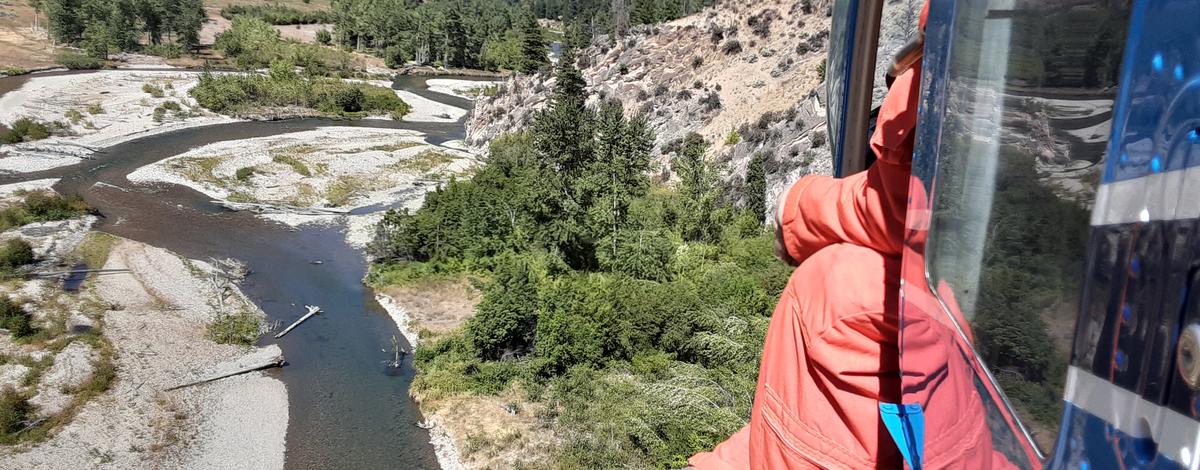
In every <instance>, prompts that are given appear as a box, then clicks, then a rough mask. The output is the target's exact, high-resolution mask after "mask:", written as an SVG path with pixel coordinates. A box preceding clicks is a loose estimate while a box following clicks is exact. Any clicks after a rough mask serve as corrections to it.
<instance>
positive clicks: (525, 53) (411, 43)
mask: <svg viewBox="0 0 1200 470" xmlns="http://www.w3.org/2000/svg"><path fill="white" fill-rule="evenodd" d="M711 3H712V2H711V0H666V1H661V0H640V1H630V2H628V4H626V2H624V1H620V2H616V3H614V2H612V1H611V0H583V1H567V0H521V1H518V2H513V1H508V0H426V1H416V0H335V1H334V3H333V12H334V16H335V19H336V26H335V28H334V39H335V40H336V42H338V43H340V44H345V45H349V46H351V47H354V48H356V49H359V50H373V51H375V52H376V53H377V54H379V55H380V56H382V57H383V58H384V59H385V60H387V61H388V64H389V65H391V66H398V65H401V64H404V63H406V62H410V61H413V62H416V63H419V64H442V65H446V66H450V67H470V68H485V69H490V70H500V69H506V70H522V71H529V70H536V68H532V67H531V65H530V61H531V60H532V61H533V62H536V63H542V64H544V61H540V60H537V59H534V58H532V57H533V54H532V52H531V50H530V48H529V46H528V44H529V43H530V42H534V41H540V44H541V45H540V46H539V49H538V51H539V52H540V53H541V54H545V53H547V52H548V51H547V50H546V49H545V44H546V43H547V42H548V39H547V36H554V37H561V36H563V35H566V36H567V38H566V39H568V40H569V41H568V42H571V43H572V44H571V45H573V46H576V47H580V46H586V45H587V44H586V42H590V38H592V37H594V36H596V35H600V34H608V33H611V32H613V31H614V28H618V26H619V29H622V30H624V29H627V28H628V27H629V26H630V25H638V24H652V23H659V22H663V21H669V20H672V19H675V18H680V17H682V16H685V15H687V14H690V13H693V12H696V11H698V10H699V9H700V8H702V7H703V6H705V5H708V4H711ZM614 5H617V6H618V10H616V11H615V12H614V10H613V6H614ZM626 5H628V6H626ZM537 19H547V20H561V21H562V23H563V26H564V27H563V31H555V32H550V31H546V30H545V28H543V27H541V26H539V25H538V23H537V22H536V20H537ZM580 38H585V39H580ZM580 42H583V43H582V44H580Z"/></svg>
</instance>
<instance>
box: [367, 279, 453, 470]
mask: <svg viewBox="0 0 1200 470" xmlns="http://www.w3.org/2000/svg"><path fill="white" fill-rule="evenodd" d="M375 300H376V301H378V302H379V305H380V306H382V307H383V309H384V310H385V311H387V313H388V316H389V317H391V318H392V321H393V322H395V323H396V328H398V329H400V333H401V334H403V335H404V338H405V339H407V340H408V344H409V346H410V347H412V349H413V350H416V348H417V344H418V342H419V341H420V339H419V337H418V335H417V332H416V331H414V330H413V326H412V319H411V318H410V317H409V315H408V311H407V310H405V309H404V306H402V305H400V303H399V302H396V301H395V300H393V299H392V298H391V297H390V296H387V295H384V294H379V293H376V294H375ZM423 427H426V428H428V429H429V443H430V444H432V445H433V452H434V454H435V455H436V456H437V461H438V465H439V466H440V467H442V470H462V469H464V468H466V467H465V466H464V465H463V464H462V458H461V457H460V455H461V454H460V453H459V451H458V446H457V445H456V444H455V443H454V439H453V438H452V437H450V433H449V432H448V431H447V430H446V426H445V425H444V424H443V423H442V420H441V418H440V417H439V416H438V415H436V414H434V415H431V416H429V417H427V418H426V420H425V424H424V426H423Z"/></svg>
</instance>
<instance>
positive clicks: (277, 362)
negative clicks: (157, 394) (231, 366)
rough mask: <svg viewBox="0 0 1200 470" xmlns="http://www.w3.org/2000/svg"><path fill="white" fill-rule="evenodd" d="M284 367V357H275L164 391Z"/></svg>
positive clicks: (165, 390)
mask: <svg viewBox="0 0 1200 470" xmlns="http://www.w3.org/2000/svg"><path fill="white" fill-rule="evenodd" d="M282 366H283V356H275V357H273V358H271V359H268V360H266V361H264V362H260V363H257V364H254V365H251V366H250V367H246V368H244V369H238V370H235V371H233V372H228V373H224V374H219V375H213V376H209V377H204V378H202V379H200V380H196V381H194V382H188V383H185V384H183V385H176V386H174V387H171V388H167V389H163V391H164V392H169V391H171V390H179V389H181V388H185V387H191V386H193V385H200V384H206V383H209V382H215V381H217V380H221V379H225V378H229V377H233V376H235V375H242V374H248V373H250V372H254V371H260V370H266V369H271V368H275V367H282Z"/></svg>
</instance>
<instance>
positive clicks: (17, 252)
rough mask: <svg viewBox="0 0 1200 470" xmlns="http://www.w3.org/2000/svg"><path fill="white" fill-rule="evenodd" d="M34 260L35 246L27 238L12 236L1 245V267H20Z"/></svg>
mask: <svg viewBox="0 0 1200 470" xmlns="http://www.w3.org/2000/svg"><path fill="white" fill-rule="evenodd" d="M33 261H34V257H33V246H31V245H30V244H29V242H27V241H25V240H22V239H20V238H10V239H9V240H7V241H5V242H4V244H3V245H0V268H4V269H13V268H19V267H21V266H24V265H27V264H30V263H33Z"/></svg>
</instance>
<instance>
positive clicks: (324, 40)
mask: <svg viewBox="0 0 1200 470" xmlns="http://www.w3.org/2000/svg"><path fill="white" fill-rule="evenodd" d="M314 39H316V40H317V44H320V45H323V46H328V45H330V44H332V43H333V34H331V33H330V32H329V30H328V29H322V30H319V31H317V34H316V36H315V37H314Z"/></svg>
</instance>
